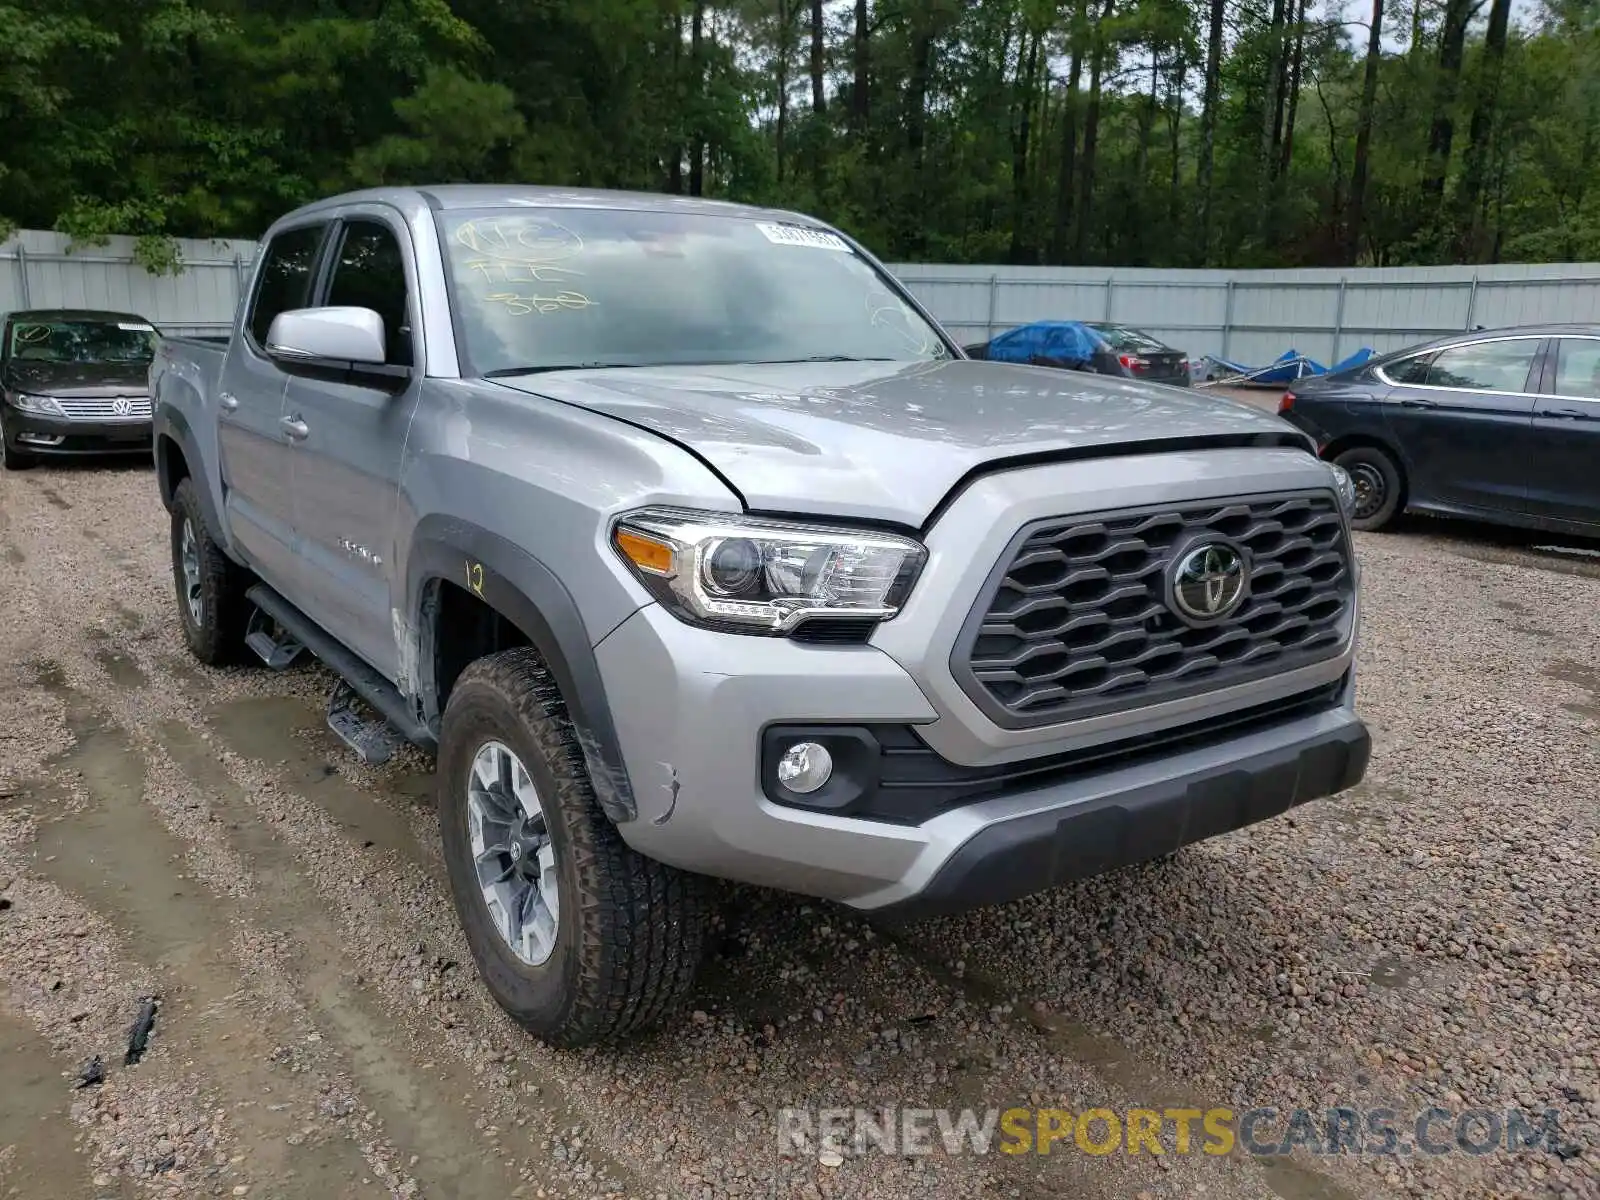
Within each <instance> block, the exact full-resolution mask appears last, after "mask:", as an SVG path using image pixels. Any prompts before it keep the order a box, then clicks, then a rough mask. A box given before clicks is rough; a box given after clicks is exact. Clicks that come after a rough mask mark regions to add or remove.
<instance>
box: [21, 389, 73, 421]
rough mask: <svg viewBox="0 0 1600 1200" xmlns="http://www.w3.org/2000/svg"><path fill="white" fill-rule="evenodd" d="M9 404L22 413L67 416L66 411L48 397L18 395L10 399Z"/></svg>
mask: <svg viewBox="0 0 1600 1200" xmlns="http://www.w3.org/2000/svg"><path fill="white" fill-rule="evenodd" d="M11 403H12V404H14V405H16V406H17V407H18V408H19V409H21V410H22V411H23V412H31V413H38V414H40V415H41V416H46V417H64V416H66V415H67V412H66V409H64V408H62V407H61V405H59V404H57V403H56V402H55V401H54V400H52V399H51V398H50V397H49V396H28V395H22V394H19V395H15V396H12V397H11Z"/></svg>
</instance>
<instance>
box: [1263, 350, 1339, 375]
mask: <svg viewBox="0 0 1600 1200" xmlns="http://www.w3.org/2000/svg"><path fill="white" fill-rule="evenodd" d="M1327 373H1328V368H1327V367H1325V366H1323V365H1322V364H1321V363H1319V362H1317V361H1316V360H1315V359H1312V358H1307V357H1306V356H1305V355H1304V354H1301V353H1300V351H1298V350H1294V349H1290V350H1285V351H1284V352H1283V353H1282V354H1280V355H1278V357H1277V358H1276V359H1274V360H1273V361H1272V364H1271V365H1270V366H1266V367H1262V368H1261V369H1260V370H1259V371H1252V372H1250V382H1251V383H1293V382H1294V381H1295V380H1296V379H1304V378H1305V377H1306V376H1307V375H1326V374H1327Z"/></svg>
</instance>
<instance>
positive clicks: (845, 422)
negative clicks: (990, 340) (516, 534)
mask: <svg viewBox="0 0 1600 1200" xmlns="http://www.w3.org/2000/svg"><path fill="white" fill-rule="evenodd" d="M497 382H499V383H503V384H506V385H509V386H511V387H514V388H517V389H519V390H521V391H525V392H527V393H529V394H531V395H541V396H548V397H550V398H551V399H554V400H559V401H562V402H564V403H567V404H574V405H578V406H581V407H583V408H586V409H590V410H592V411H594V412H599V413H605V414H607V415H609V416H613V417H616V418H619V419H621V420H624V421H628V422H629V423H631V424H634V425H637V426H640V427H642V428H645V429H648V430H651V431H652V432H654V433H657V434H660V435H661V436H663V437H666V438H670V439H671V440H673V441H675V442H677V443H679V444H681V445H683V446H685V447H687V448H689V449H690V450H692V451H694V452H695V453H696V454H698V455H700V456H701V457H702V458H704V459H705V460H706V461H707V462H709V463H710V464H711V465H712V466H713V467H715V468H716V469H717V470H718V471H720V472H721V473H722V474H723V476H724V477H726V478H727V480H728V481H729V482H730V483H731V484H732V485H733V486H734V487H735V488H736V489H737V490H738V491H739V492H740V494H741V495H742V496H743V498H744V501H745V503H746V504H747V505H748V506H749V507H750V508H751V509H754V510H761V511H768V512H806V513H815V514H818V515H832V516H843V517H856V518H866V519H872V520H881V521H893V522H896V523H898V524H902V525H911V526H920V525H921V524H922V523H923V522H924V521H925V520H926V519H927V518H928V516H929V515H930V514H931V513H932V512H933V510H934V509H935V508H936V507H937V506H938V504H939V502H940V501H941V500H943V499H944V497H945V496H946V495H947V494H949V492H950V490H951V489H952V488H953V487H955V486H956V484H957V483H959V482H960V481H961V480H962V478H963V477H964V476H966V475H968V474H970V473H971V472H973V471H974V470H976V469H978V468H981V467H984V466H987V465H990V464H997V463H1001V462H1003V461H1005V460H1007V459H1019V458H1025V457H1031V456H1038V455H1041V454H1051V453H1057V454H1062V455H1063V456H1066V455H1068V454H1087V455H1094V454H1105V453H1120V452H1123V451H1139V450H1159V449H1162V448H1163V446H1164V445H1165V446H1167V447H1169V448H1172V449H1177V448H1180V447H1182V448H1190V447H1193V446H1196V445H1205V444H1207V443H1212V444H1216V445H1240V444H1248V443H1250V442H1253V441H1257V440H1260V441H1262V442H1265V443H1267V444H1278V445H1297V446H1304V445H1306V444H1307V442H1306V439H1305V436H1304V435H1303V434H1301V433H1300V432H1299V431H1298V430H1296V429H1294V428H1293V427H1292V426H1290V425H1289V424H1288V423H1287V422H1284V421H1281V420H1280V419H1278V418H1277V417H1276V416H1274V415H1272V414H1270V413H1266V412H1263V411H1261V410H1260V409H1256V408H1251V407H1250V406H1248V405H1245V404H1241V403H1238V402H1235V401H1231V400H1225V399H1223V398H1221V397H1218V396H1213V395H1210V394H1207V393H1204V392H1201V393H1195V392H1192V391H1190V390H1188V389H1184V388H1169V387H1162V386H1160V385H1157V384H1147V383H1139V382H1137V381H1134V380H1123V379H1114V378H1111V377H1108V376H1101V375H1086V374H1080V373H1078V372H1071V371H1060V370H1052V369H1049V368H1044V367H1026V366H1009V365H1005V364H1000V363H987V362H984V363H979V362H971V361H967V360H963V359H955V360H946V361H943V362H931V363H929V362H923V363H870V362H854V363H786V364H769V365H759V366H713V367H704V366H702V367H671V368H629V369H612V370H592V371H563V372H552V373H549V374H544V375H530V376H525V377H521V378H515V377H513V378H507V379H501V380H497Z"/></svg>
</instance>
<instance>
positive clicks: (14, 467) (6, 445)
mask: <svg viewBox="0 0 1600 1200" xmlns="http://www.w3.org/2000/svg"><path fill="white" fill-rule="evenodd" d="M10 439H11V435H10V434H8V433H7V432H6V426H5V422H4V421H0V467H3V468H4V469H5V470H7V471H26V470H27V469H28V468H29V467H36V466H38V465H39V460H38V458H36V457H35V456H34V455H32V454H24V453H23V452H22V451H20V450H18V449H17V448H16V447H14V446H13V445H12V444H11V440H10Z"/></svg>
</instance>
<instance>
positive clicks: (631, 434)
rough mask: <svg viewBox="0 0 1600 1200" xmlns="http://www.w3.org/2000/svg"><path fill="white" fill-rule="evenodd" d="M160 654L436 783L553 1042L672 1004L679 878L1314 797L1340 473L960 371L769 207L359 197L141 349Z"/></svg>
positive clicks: (1220, 426)
mask: <svg viewBox="0 0 1600 1200" xmlns="http://www.w3.org/2000/svg"><path fill="white" fill-rule="evenodd" d="M151 388H152V395H153V396H154V397H155V406H156V407H155V439H156V440H155V453H156V461H157V466H158V471H157V477H158V479H159V484H160V489H161V496H162V499H163V501H164V502H165V504H166V507H167V509H168V511H169V512H170V514H171V545H172V563H173V576H174V580H175V584H176V591H177V610H178V617H179V620H180V621H181V622H182V627H183V633H184V636H185V638H186V640H187V643H188V646H189V648H190V649H191V650H192V651H193V653H194V654H195V655H196V656H197V657H198V658H199V659H201V660H202V661H204V662H206V663H218V662H222V661H224V660H230V659H234V658H235V657H237V656H248V655H255V656H258V657H259V658H261V659H262V660H264V661H265V662H266V663H267V664H268V665H270V666H274V667H279V668H281V667H285V666H287V665H289V664H290V663H292V662H294V661H295V660H296V659H297V658H299V657H300V656H301V655H302V653H303V652H307V651H308V652H310V653H311V654H312V655H314V656H315V657H317V658H318V659H320V660H321V661H322V662H323V663H324V664H326V666H327V667H329V668H330V669H331V670H332V672H333V673H334V674H335V675H336V676H337V677H338V680H339V682H338V683H337V685H336V686H335V688H334V691H333V695H332V696H331V697H330V701H329V723H330V725H331V726H332V727H333V728H334V730H335V731H336V732H337V733H339V734H340V736H341V737H343V738H345V739H346V741H348V742H349V743H350V745H351V746H352V747H353V748H354V749H355V751H356V752H357V753H359V754H360V755H361V756H362V757H363V758H364V759H365V760H367V761H369V762H371V761H380V760H382V759H383V758H385V757H386V756H387V755H389V754H390V753H391V752H392V751H393V750H394V748H395V747H396V746H398V745H399V744H401V742H402V741H409V742H411V743H414V744H416V745H418V746H420V747H422V748H424V750H426V751H427V752H430V753H432V754H434V755H435V756H436V778H437V796H438V808H439V813H440V818H441V826H442V836H443V846H444V854H445V859H446V862H447V865H448V872H449V878H450V883H451V888H452V892H453V896H454V900H455V904H456V908H457V910H458V914H459V917H460V919H461V922H462V924H463V926H464V928H465V931H466V934H467V938H468V941H469V943H470V945H471V949H472V953H473V955H474V958H475V961H476V963H477V966H478V969H479V971H480V973H481V975H482V978H483V979H484V981H485V983H486V985H487V986H488V988H489V990H490V991H491V993H492V994H493V995H494V997H495V999H496V1000H497V1001H498V1002H499V1003H500V1004H501V1005H502V1006H503V1007H504V1008H505V1009H506V1010H507V1011H508V1012H509V1013H510V1014H511V1015H512V1016H513V1017H515V1018H516V1019H517V1020H518V1021H519V1022H521V1023H522V1024H523V1025H524V1026H525V1027H526V1028H528V1029H529V1030H531V1031H533V1032H534V1033H535V1034H537V1035H539V1036H541V1037H543V1038H545V1039H546V1040H548V1041H550V1042H552V1043H554V1044H557V1045H565V1046H574V1045H581V1044H585V1043H590V1042H594V1041H599V1040H604V1039H611V1038H615V1037H617V1036H619V1035H623V1034H626V1033H628V1032H629V1031H631V1030H635V1029H638V1028H641V1027H644V1026H647V1025H650V1024H652V1023H656V1022H659V1021H660V1020H661V1019H662V1018H663V1017H664V1016H665V1015H666V1014H667V1013H669V1012H670V1011H671V1010H672V1009H673V1007H674V1006H675V1005H676V1004H677V1003H678V1002H679V1001H680V1000H682V999H683V998H684V997H685V995H686V993H687V992H688V990H689V989H690V987H691V984H692V980H693V976H694V972H695V968H696V966H697V963H698V959H699V957H700V948H701V945H702V940H703V938H704V937H705V930H706V924H707V911H706V904H707V899H706V897H707V889H706V887H705V881H706V877H708V876H712V877H721V878H724V879H731V880H741V881H745V882H748V883H754V884H759V885H763V886H767V887H772V888H777V889H782V890H785V891H788V892H792V893H797V894H799V895H804V896H812V897H822V898H825V899H828V900H832V901H836V902H839V903H841V904H844V905H847V906H849V907H851V908H853V909H856V910H859V911H862V912H864V913H868V914H876V915H880V916H884V917H889V918H903V917H916V916H920V915H925V914H932V913H941V912H950V911H956V910H960V909H964V908H969V907H972V906H976V905H983V904H992V903H1000V902H1005V901H1010V900H1015V899H1018V898H1020V897H1023V896H1026V895H1029V894H1031V893H1034V892H1037V891H1040V890H1043V889H1046V888H1049V887H1052V886H1055V885H1058V884H1061V883H1063V882H1065V881H1068V880H1072V879H1076V878H1081V877H1084V876H1088V875H1093V874H1095V873H1098V872H1102V871H1106V870H1109V869H1111V868H1115V867H1118V866H1120V865H1123V864H1128V863H1133V862H1139V861H1143V860H1147V859H1151V858H1155V857H1159V856H1162V855H1165V854H1168V853H1170V852H1172V851H1174V850H1176V849H1178V848H1179V847H1181V846H1184V845H1186V844H1188V843H1192V842H1195V841H1197V840H1199V839H1202V838H1207V837H1211V836H1213V835H1215V834H1220V833H1224V832H1227V831H1229V830H1234V829H1238V828H1240V827H1242V826H1245V825H1248V824H1250V823H1252V822H1255V821H1258V820H1261V819H1263V818H1268V817H1272V816H1274V815H1276V814H1279V813H1281V812H1283V811H1285V810H1286V809H1288V808H1289V807H1291V806H1293V805H1297V804H1301V803H1303V802H1305V801H1308V800H1312V799H1315V798H1318V797H1323V796H1328V795H1331V794H1333V793H1336V792H1339V791H1340V790H1342V789H1345V788H1348V787H1350V786H1351V785H1352V784H1354V783H1356V782H1357V781H1358V780H1359V779H1360V778H1361V777H1362V774H1363V772H1364V771H1365V768H1366V762H1367V754H1368V744H1369V743H1368V735H1367V732H1366V729H1365V728H1364V726H1363V725H1362V723H1361V721H1360V720H1359V719H1358V717H1357V716H1356V714H1355V711H1354V707H1353V706H1354V695H1355V683H1354V675H1353V667H1354V660H1355V642H1356V628H1357V568H1356V563H1355V560H1354V557H1353V553H1352V546H1351V538H1350V533H1349V508H1350V505H1351V504H1352V502H1353V490H1352V488H1351V486H1350V483H1349V480H1348V477H1346V476H1345V475H1344V474H1343V472H1342V471H1339V470H1337V469H1336V468H1332V467H1330V466H1329V465H1327V464H1325V463H1323V462H1321V461H1319V460H1318V459H1317V457H1316V455H1315V454H1314V452H1313V450H1314V448H1313V446H1312V445H1311V444H1310V442H1309V440H1308V439H1307V438H1306V437H1305V436H1304V435H1303V434H1301V433H1300V432H1298V431H1297V430H1295V429H1293V428H1292V427H1290V426H1289V425H1288V424H1287V423H1285V422H1283V421H1281V420H1279V419H1278V418H1277V417H1276V416H1274V415H1272V414H1270V413H1266V412H1262V411H1259V410H1256V409H1253V408H1250V407H1246V406H1244V405H1239V404H1234V403H1230V402H1227V401H1221V400H1217V399H1213V398H1210V397H1206V396H1197V395H1195V394H1193V393H1190V392H1186V391H1183V390H1179V389H1176V388H1169V387H1163V386H1160V385H1153V384H1147V383H1141V382H1136V381H1131V380H1120V379H1110V378H1103V377H1097V376H1090V375H1077V374H1067V373H1063V372H1059V371H1050V370H1046V369H1041V368H1034V367H1028V366H1010V365H1006V364H995V363H980V362H973V361H969V360H968V359H967V358H966V357H965V356H964V355H963V354H962V352H961V350H960V349H959V347H958V346H957V345H956V344H955V343H954V342H953V341H952V340H951V339H950V338H949V337H948V335H947V334H946V333H945V332H944V331H943V330H942V329H941V328H940V327H939V325H938V324H937V323H936V322H935V321H934V320H933V319H932V318H931V317H929V315H928V314H927V313H926V312H925V311H924V310H923V309H922V308H921V306H920V305H919V304H918V303H917V301H916V300H914V299H913V298H912V297H911V296H910V295H909V294H908V293H907V292H906V291H905V290H904V289H903V288H902V287H901V286H900V285H899V284H898V283H897V282H896V281H895V280H894V279H893V278H892V277H891V276H890V274H889V273H888V272H887V271H886V270H885V269H884V268H883V267H882V266H881V265H880V264H879V263H878V262H877V261H876V260H875V259H874V258H873V257H872V256H871V255H870V254H868V253H867V252H866V251H865V250H863V249H862V247H861V246H860V245H858V244H857V243H856V242H855V241H853V240H852V239H851V238H849V237H848V236H846V235H845V234H843V233H840V232H839V231H837V230H835V229H832V228H829V227H828V226H826V225H823V224H821V223H819V222H817V221H814V220H812V219H810V218H808V217H804V216H799V215H796V214H793V213H787V212H776V211H771V210H766V209H758V208H750V207H743V206H737V205H730V204H721V203H714V202H710V201H705V200H700V199H688V198H684V197H676V196H672V197H667V196H649V195H632V194H625V193H614V192H591V191H570V190H553V189H539V188H521V187H495V186H450V187H438V188H432V189H420V190H416V189H384V190H378V191H368V192H360V193H355V194H350V195H345V196H341V197H337V198H334V199H330V200H326V201H323V202H320V203H316V204H313V205H310V206H309V207H306V208H302V209H300V210H298V211H296V212H294V213H292V214H290V215H289V216H287V217H284V218H283V219H282V220H280V221H279V222H278V223H277V224H275V225H274V226H273V227H272V228H271V229H270V230H269V231H268V233H267V236H266V238H265V240H264V241H263V243H262V246H261V250H260V253H259V255H258V258H257V262H256V266H255V268H254V274H253V281H252V284H251V286H250V288H249V291H248V293H247V295H246V296H245V297H244V299H243V301H242V302H241V304H240V306H239V311H238V314H237V321H236V328H235V330H234V332H233V334H232V336H231V338H229V339H227V340H226V342H225V343H221V342H208V341H201V340H187V339H183V338H177V337H174V338H166V339H163V340H162V341H161V343H160V345H159V347H158V351H157V355H156V359H155V361H154V363H153V364H152V367H151Z"/></svg>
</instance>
